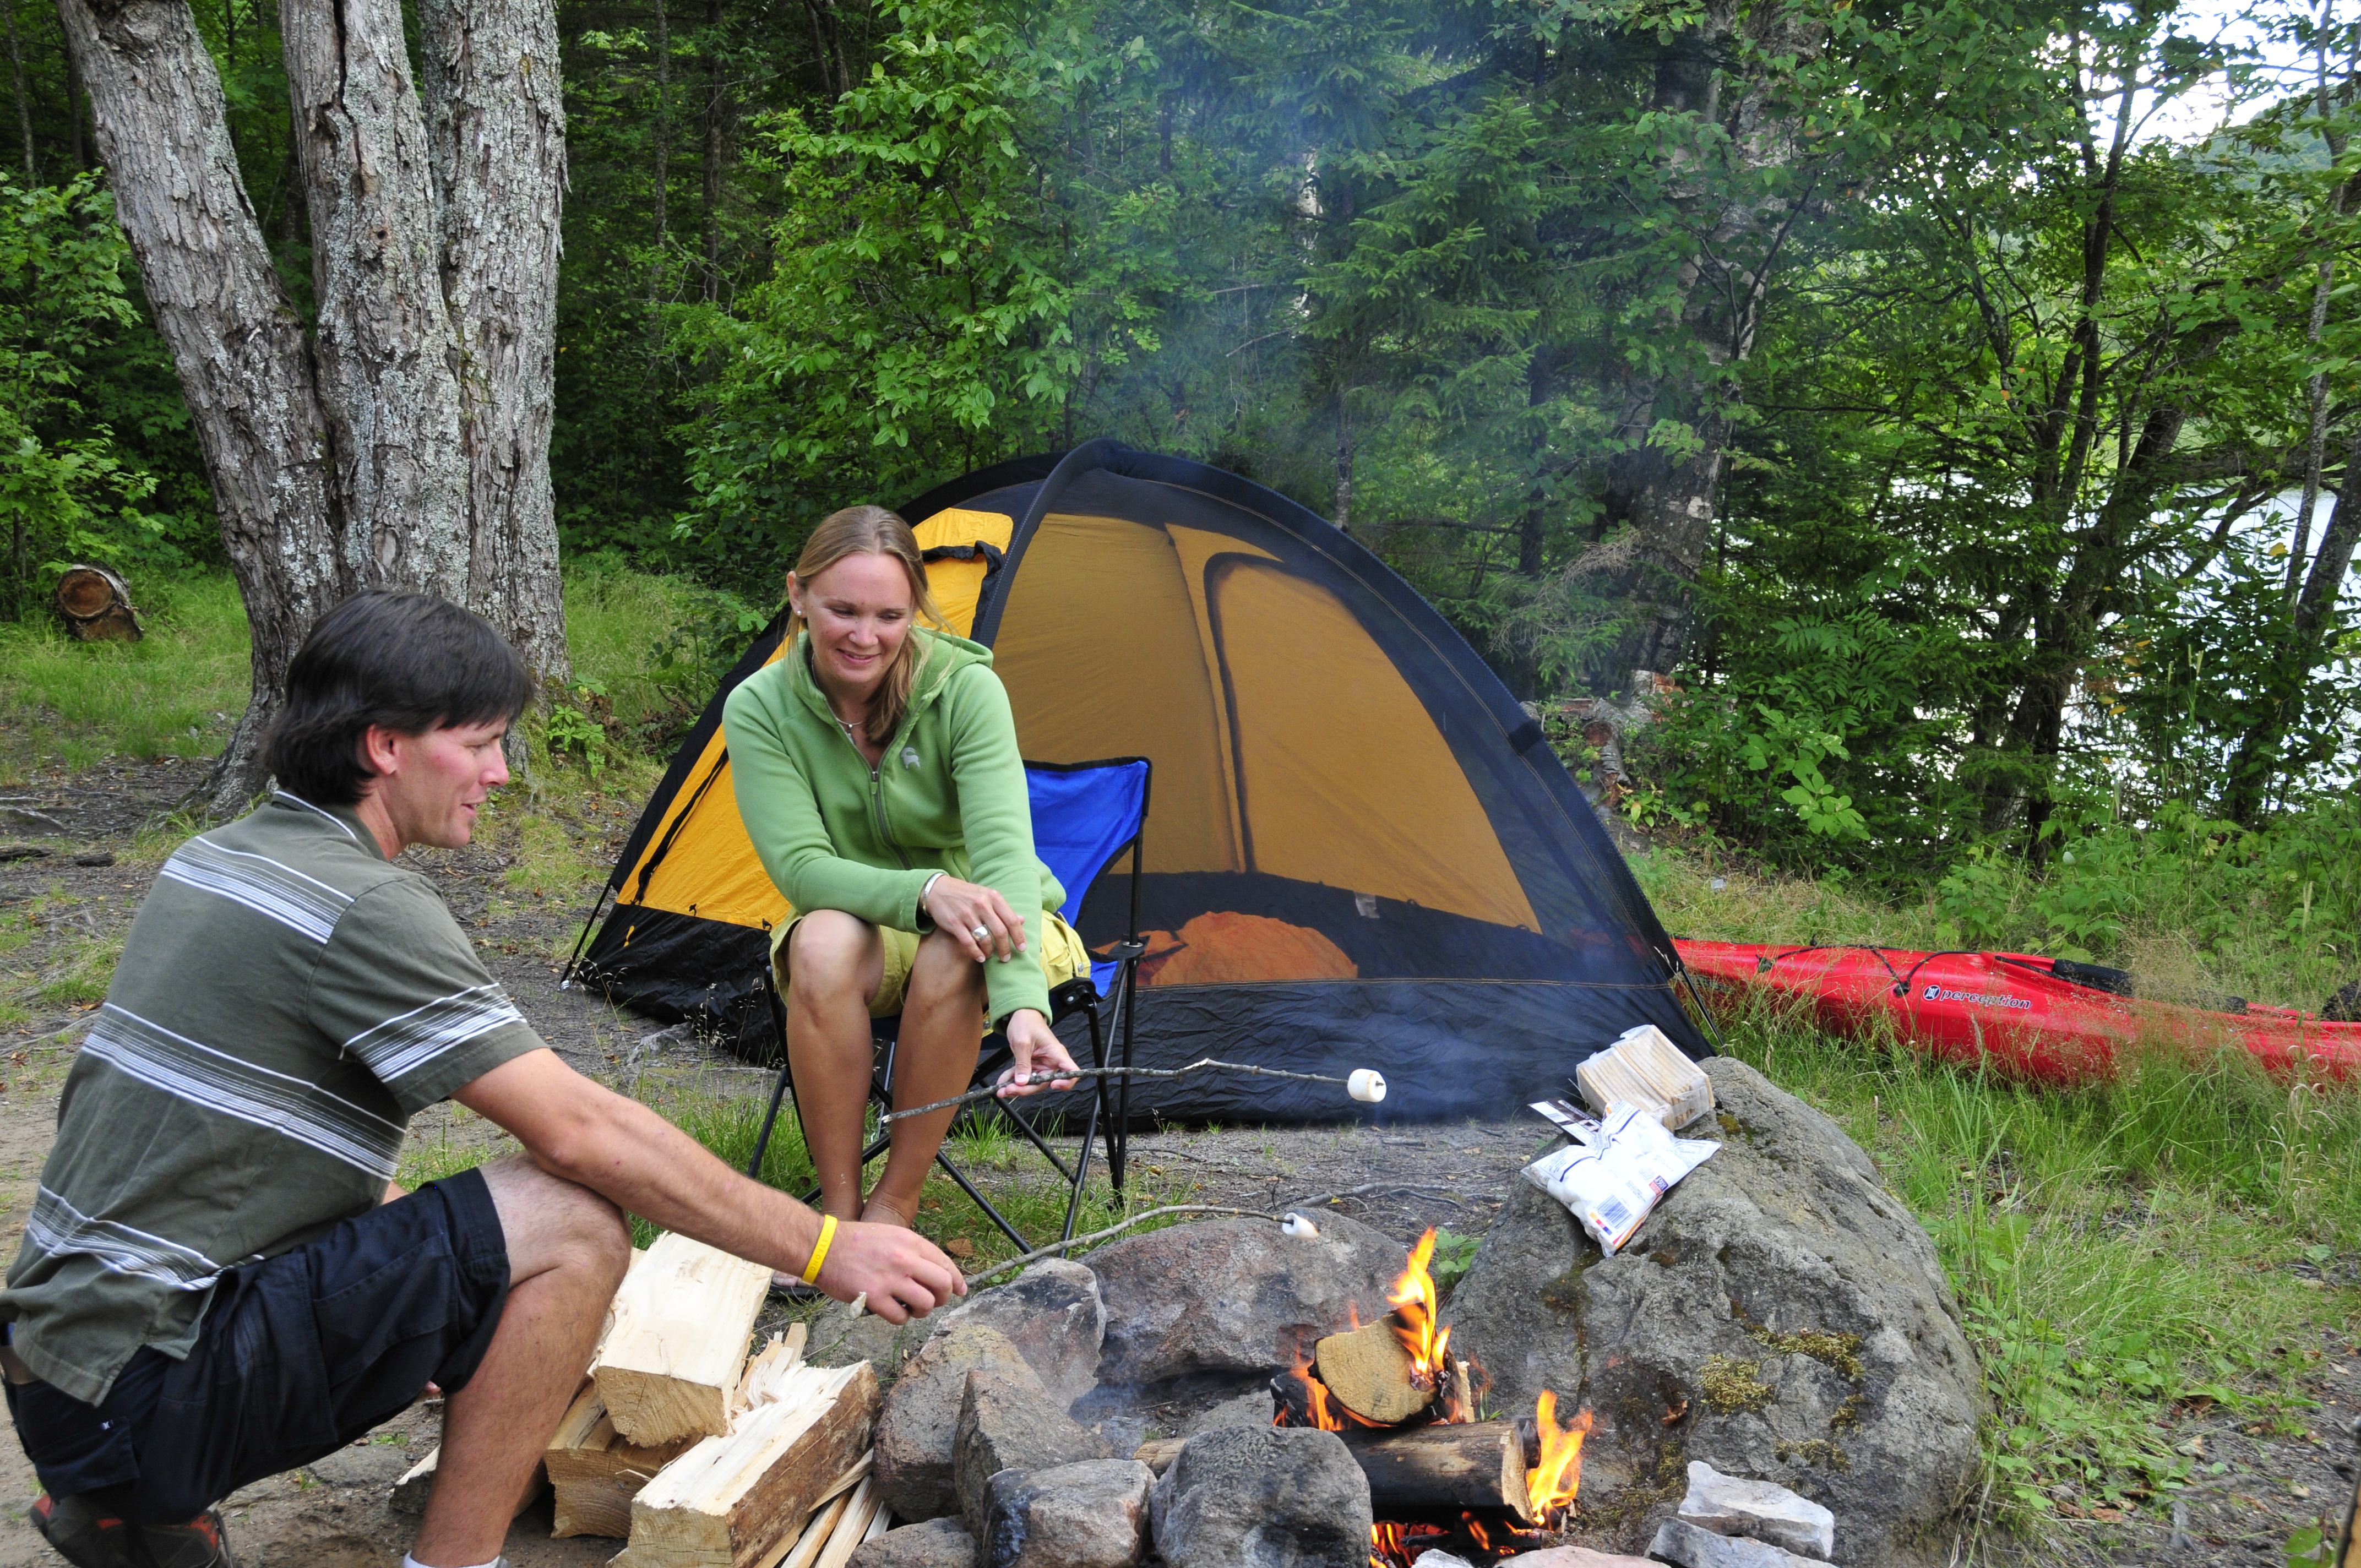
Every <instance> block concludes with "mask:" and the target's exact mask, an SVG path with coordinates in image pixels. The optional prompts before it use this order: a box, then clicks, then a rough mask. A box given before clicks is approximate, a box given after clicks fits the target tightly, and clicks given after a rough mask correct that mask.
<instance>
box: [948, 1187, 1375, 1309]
mask: <svg viewBox="0 0 2361 1568" xmlns="http://www.w3.org/2000/svg"><path fill="white" fill-rule="evenodd" d="M1401 1189H1402V1184H1401V1183H1400V1182H1398V1181H1365V1182H1363V1183H1361V1185H1360V1186H1358V1187H1347V1188H1346V1189H1345V1190H1344V1191H1342V1192H1323V1193H1322V1194H1321V1195H1320V1196H1319V1197H1317V1198H1303V1199H1299V1200H1298V1201H1296V1202H1295V1203H1294V1204H1292V1205H1291V1206H1290V1208H1291V1209H1314V1208H1317V1207H1319V1206H1320V1205H1321V1204H1323V1203H1336V1202H1341V1201H1344V1200H1345V1199H1347V1198H1359V1197H1362V1196H1364V1195H1365V1194H1367V1193H1371V1192H1378V1191H1395V1190H1401ZM1166 1214H1227V1215H1230V1216H1231V1217H1233V1218H1235V1219H1240V1220H1277V1219H1280V1218H1282V1217H1283V1214H1273V1213H1270V1212H1268V1211H1266V1210H1262V1209H1230V1208H1225V1207H1224V1206H1223V1205H1221V1204H1219V1203H1168V1204H1166V1205H1165V1206H1164V1207H1163V1208H1161V1209H1143V1210H1142V1211H1140V1212H1138V1213H1137V1214H1134V1215H1133V1216H1132V1217H1131V1218H1129V1219H1128V1220H1125V1221H1123V1222H1122V1223H1119V1224H1113V1225H1109V1226H1108V1227H1107V1228H1106V1229H1105V1230H1103V1231H1093V1232H1092V1233H1091V1234H1089V1235H1086V1236H1076V1237H1074V1238H1073V1239H1072V1240H1071V1241H1063V1242H1052V1243H1050V1244H1049V1245H1048V1246H1044V1247H1036V1248H1034V1249H1033V1250H1032V1251H1031V1252H1028V1253H1022V1254H1020V1255H1017V1256H1016V1257H1009V1258H1003V1259H1002V1260H1001V1261H1000V1262H998V1263H995V1264H993V1265H991V1266H988V1267H985V1268H982V1269H979V1270H977V1271H976V1272H975V1273H973V1274H971V1275H968V1276H966V1277H965V1279H964V1281H963V1283H966V1284H969V1285H974V1284H977V1283H980V1282H981V1281H983V1280H986V1279H990V1278H991V1277H994V1275H998V1274H1005V1273H1007V1272H1008V1271H1009V1270H1010V1269H1012V1268H1022V1267H1024V1266H1026V1265H1027V1264H1028V1263H1038V1262H1039V1261H1040V1260H1041V1259H1042V1258H1045V1257H1055V1256H1057V1255H1059V1254H1060V1253H1061V1252H1071V1251H1072V1250H1073V1249H1074V1248H1076V1247H1078V1246H1089V1245H1091V1244H1093V1242H1103V1241H1104V1240H1106V1239H1107V1238H1108V1237H1109V1236H1119V1235H1121V1234H1123V1233H1124V1232H1126V1231H1127V1230H1129V1229H1131V1228H1132V1226H1134V1225H1137V1224H1141V1223H1145V1222H1147V1221H1149V1220H1154V1219H1158V1218H1160V1217H1161V1216H1163V1215H1166Z"/></svg>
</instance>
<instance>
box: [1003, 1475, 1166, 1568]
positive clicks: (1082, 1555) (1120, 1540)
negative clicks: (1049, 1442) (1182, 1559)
mask: <svg viewBox="0 0 2361 1568" xmlns="http://www.w3.org/2000/svg"><path fill="white" fill-rule="evenodd" d="M1155 1485H1156V1477H1155V1475H1153V1474H1152V1473H1150V1472H1149V1470H1148V1466H1147V1465H1145V1464H1140V1463H1139V1462H1138V1461H1137V1460H1134V1459H1086V1460H1082V1461H1081V1462H1080V1463H1078V1464H1060V1465H1058V1466H1056V1467H1055V1468H1053V1469H1049V1470H1003V1471H1001V1472H999V1473H998V1474H997V1475H994V1476H993V1478H992V1483H991V1486H990V1489H989V1497H988V1499H987V1504H988V1506H987V1516H988V1517H987V1518H986V1520H985V1524H984V1536H983V1568H1133V1564H1135V1563H1138V1562H1139V1560H1140V1559H1141V1558H1142V1557H1143V1556H1145V1555H1146V1554H1147V1551H1148V1492H1149V1491H1150V1489H1151V1488H1153V1487H1154V1486H1155Z"/></svg>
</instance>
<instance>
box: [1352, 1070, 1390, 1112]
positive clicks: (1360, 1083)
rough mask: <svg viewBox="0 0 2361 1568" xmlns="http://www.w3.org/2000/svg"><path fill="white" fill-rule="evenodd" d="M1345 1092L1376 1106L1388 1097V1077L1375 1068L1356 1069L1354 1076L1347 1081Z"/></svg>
mask: <svg viewBox="0 0 2361 1568" xmlns="http://www.w3.org/2000/svg"><path fill="white" fill-rule="evenodd" d="M1345 1093H1347V1094H1349V1095H1351V1096H1352V1097H1353V1098H1354V1099H1356V1100H1358V1101H1361V1102H1365V1103H1367V1104H1370V1105H1375V1104H1376V1103H1377V1102H1378V1101H1380V1100H1383V1099H1384V1098H1385V1097H1386V1075H1385V1074H1384V1073H1381V1072H1379V1071H1378V1070H1377V1069H1375V1068H1367V1067H1356V1068H1355V1069H1353V1076H1352V1077H1350V1078H1348V1079H1346V1080H1345Z"/></svg>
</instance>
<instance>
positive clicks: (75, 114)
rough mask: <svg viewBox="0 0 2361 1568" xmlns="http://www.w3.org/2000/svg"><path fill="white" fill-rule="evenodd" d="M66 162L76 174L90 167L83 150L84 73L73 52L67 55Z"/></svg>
mask: <svg viewBox="0 0 2361 1568" xmlns="http://www.w3.org/2000/svg"><path fill="white" fill-rule="evenodd" d="M66 162H67V163H68V165H70V166H71V168H72V170H73V171H74V172H75V173H76V174H80V173H81V172H82V170H85V169H88V168H89V167H90V159H89V158H88V157H86V156H85V155H84V154H83V152H82V72H81V71H79V70H77V69H75V66H74V62H73V55H72V53H71V51H69V52H68V54H67V55H66Z"/></svg>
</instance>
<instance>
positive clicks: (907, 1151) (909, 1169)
mask: <svg viewBox="0 0 2361 1568" xmlns="http://www.w3.org/2000/svg"><path fill="white" fill-rule="evenodd" d="M983 996H984V985H983V965H982V964H980V963H977V962H976V961H975V960H974V959H972V958H969V957H968V956H967V955H966V954H965V953H963V952H961V950H960V947H959V943H958V942H957V941H955V940H954V939H953V938H950V937H947V936H945V935H944V934H943V933H941V932H940V931H937V932H935V933H933V934H932V935H931V936H928V938H926V939H925V940H923V941H921V942H920V943H919V944H918V956H917V959H915V960H913V962H912V963H911V965H910V983H909V990H908V992H907V993H906V998H905V1000H904V1002H903V1003H902V1032H901V1036H900V1044H899V1045H897V1046H896V1047H895V1051H894V1105H895V1109H896V1110H899V1109H901V1108H902V1107H904V1106H907V1105H924V1104H927V1103H928V1102H930V1101H936V1100H948V1099H950V1097H951V1096H952V1095H954V1094H957V1093H959V1092H960V1091H961V1090H963V1089H965V1088H966V1087H967V1080H969V1079H970V1078H972V1077H973V1076H974V1075H975V1058H976V1052H977V1050H978V1049H979V1048H980V1047H982V1045H983ZM957 1114H958V1113H957V1112H955V1111H938V1112H936V1113H934V1114H933V1115H931V1116H913V1117H911V1118H910V1119H909V1120H908V1121H906V1122H896V1123H895V1124H894V1143H893V1146H892V1148H891V1149H890V1150H888V1152H887V1153H886V1156H885V1174H884V1175H883V1176H881V1177H879V1178H878V1179H877V1186H876V1189H875V1190H873V1191H872V1192H871V1193H870V1194H869V1203H868V1207H867V1208H865V1209H863V1210H862V1215H861V1217H862V1219H864V1220H873V1221H876V1222H878V1223H884V1224H903V1225H906V1224H908V1223H910V1220H911V1217H912V1216H913V1215H915V1214H916V1213H917V1212H918V1190H919V1189H920V1188H921V1187H923V1186H924V1185H925V1184H926V1180H927V1168H928V1166H929V1165H931V1164H933V1163H934V1158H935V1151H936V1150H937V1149H939V1148H940V1147H941V1146H942V1143H943V1134H944V1133H946V1132H947V1131H949V1130H950V1124H951V1118H952V1117H953V1116H955V1115H957Z"/></svg>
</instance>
